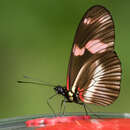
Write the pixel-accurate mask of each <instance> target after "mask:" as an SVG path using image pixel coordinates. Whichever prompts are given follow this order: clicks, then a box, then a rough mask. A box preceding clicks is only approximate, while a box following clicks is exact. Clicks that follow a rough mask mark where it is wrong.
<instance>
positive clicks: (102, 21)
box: [18, 5, 122, 113]
mask: <svg viewBox="0 0 130 130" xmlns="http://www.w3.org/2000/svg"><path fill="white" fill-rule="evenodd" d="M114 41H115V28H114V22H113V19H112V16H111V14H110V12H109V11H108V10H107V9H106V8H105V7H103V6H100V5H96V6H93V7H91V8H90V9H89V10H88V11H87V12H86V13H85V14H84V16H83V18H82V19H81V21H80V24H79V26H78V28H77V31H76V34H75V38H74V42H73V45H72V49H71V55H70V60H69V65H68V73H67V87H62V86H53V87H54V90H55V91H56V95H57V94H61V95H63V96H64V99H65V100H63V102H75V103H78V104H83V105H84V104H87V103H88V104H96V105H101V106H107V105H110V104H112V103H113V102H114V101H115V100H116V99H117V97H118V96H119V93H120V83H121V71H122V70H121V63H120V60H119V58H118V56H117V54H116V52H115V51H114ZM18 82H19V83H35V82H24V81H18ZM36 84H42V85H47V86H52V85H50V84H43V83H36ZM54 96H55V95H53V96H52V97H54ZM52 97H50V98H49V100H50V99H52ZM49 100H48V101H49ZM63 102H62V103H63ZM48 105H49V106H50V108H51V110H52V111H53V113H55V112H54V110H53V109H52V107H51V105H50V104H49V102H48ZM84 107H85V106H84ZM85 110H86V109H85Z"/></svg>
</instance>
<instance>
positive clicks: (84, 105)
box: [83, 104, 88, 115]
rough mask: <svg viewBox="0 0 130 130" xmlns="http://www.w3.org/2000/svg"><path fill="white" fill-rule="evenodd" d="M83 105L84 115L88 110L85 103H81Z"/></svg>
mask: <svg viewBox="0 0 130 130" xmlns="http://www.w3.org/2000/svg"><path fill="white" fill-rule="evenodd" d="M83 107H84V110H85V113H86V115H88V111H87V108H86V104H83Z"/></svg>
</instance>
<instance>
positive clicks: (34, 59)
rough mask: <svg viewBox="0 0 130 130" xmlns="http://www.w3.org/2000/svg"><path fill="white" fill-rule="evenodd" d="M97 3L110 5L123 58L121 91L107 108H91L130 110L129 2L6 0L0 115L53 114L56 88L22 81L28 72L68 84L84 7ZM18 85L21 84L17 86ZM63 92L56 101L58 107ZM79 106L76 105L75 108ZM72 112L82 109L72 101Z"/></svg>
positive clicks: (0, 4) (0, 11)
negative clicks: (76, 35) (73, 44)
mask: <svg viewBox="0 0 130 130" xmlns="http://www.w3.org/2000/svg"><path fill="white" fill-rule="evenodd" d="M96 4H101V5H104V6H105V7H107V8H108V9H109V10H110V11H111V13H112V15H113V19H114V21H115V27H116V46H115V49H116V51H117V53H118V55H119V57H120V59H121V62H122V68H123V76H122V84H121V93H120V96H119V98H118V99H117V100H116V102H115V103H114V104H112V105H110V106H108V107H97V106H94V105H90V107H91V110H92V111H94V112H95V111H101V112H115V113H116V112H125V113H126V112H130V101H129V99H130V86H129V77H130V60H129V59H130V58H129V54H130V51H129V49H130V46H129V42H130V36H129V34H130V33H129V31H130V15H129V13H130V6H129V5H130V1H129V0H125V1H119V0H82V1H79V0H71V1H67V0H37V1H35V0H1V1H0V118H7V117H16V116H24V115H34V114H44V113H51V111H50V109H49V107H48V106H47V104H46V101H47V99H48V98H49V97H50V96H52V95H53V94H54V91H53V88H49V87H46V86H41V87H39V86H38V85H31V84H20V85H18V84H17V83H16V81H17V80H24V79H23V75H28V76H31V77H33V78H37V79H39V80H43V81H45V82H48V83H50V84H56V85H57V84H60V85H66V73H67V66H68V60H69V55H70V50H71V46H72V42H73V37H74V34H75V31H76V28H77V26H78V24H79V21H80V19H81V18H82V16H83V14H84V13H85V11H86V10H87V9H88V8H89V7H91V6H93V5H96ZM17 86H19V87H17ZM61 99H62V98H61V96H58V97H56V98H55V99H53V101H51V104H52V105H53V108H54V109H55V110H56V111H57V112H58V109H59V106H60V101H61ZM74 108H75V109H74ZM66 111H67V112H81V111H83V108H81V106H79V105H76V104H67V108H66Z"/></svg>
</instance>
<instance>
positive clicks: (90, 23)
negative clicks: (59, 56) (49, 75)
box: [67, 6, 121, 105]
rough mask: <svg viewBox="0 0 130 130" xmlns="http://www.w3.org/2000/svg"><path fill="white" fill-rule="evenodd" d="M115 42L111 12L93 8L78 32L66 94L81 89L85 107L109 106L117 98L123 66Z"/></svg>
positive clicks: (69, 68) (96, 7) (73, 48)
mask: <svg viewBox="0 0 130 130" xmlns="http://www.w3.org/2000/svg"><path fill="white" fill-rule="evenodd" d="M114 40H115V32H114V23H113V20H112V16H111V14H110V12H109V11H108V10H107V9H106V8H104V7H102V6H94V7H92V8H90V9H89V10H88V11H87V12H86V13H85V15H84V16H83V18H82V20H81V21H80V24H79V26H78V28H77V31H76V34H75V38H74V43H73V46H72V50H71V56H70V61H69V67H68V74H67V90H71V91H72V92H73V93H75V92H76V91H77V90H78V89H79V91H80V99H81V100H82V101H83V102H85V103H95V104H100V105H107V104H111V103H112V102H113V101H114V100H115V99H116V98H117V97H118V94H119V90H120V79H121V66H120V61H119V58H118V57H117V55H116V53H115V52H114ZM110 63H111V64H110ZM114 84H115V85H114ZM95 85H96V86H95ZM95 87H96V88H95ZM116 88H118V90H117V89H116ZM92 90H93V91H92ZM95 90H96V91H95ZM91 91H92V92H91ZM90 93H91V94H90ZM112 94H113V95H112ZM115 95H116V96H115ZM94 96H95V97H94ZM103 96H106V99H105V98H103ZM102 98H103V100H102Z"/></svg>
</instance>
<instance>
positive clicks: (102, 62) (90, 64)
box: [73, 51, 121, 106]
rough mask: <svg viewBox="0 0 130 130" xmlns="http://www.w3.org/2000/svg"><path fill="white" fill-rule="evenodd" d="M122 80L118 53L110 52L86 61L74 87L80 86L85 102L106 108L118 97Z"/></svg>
mask: <svg viewBox="0 0 130 130" xmlns="http://www.w3.org/2000/svg"><path fill="white" fill-rule="evenodd" d="M86 74H87V75H86ZM84 79H85V80H84ZM120 80H121V64H120V60H119V58H118V56H117V54H116V52H111V51H109V52H106V53H101V54H97V55H93V56H92V57H91V60H89V61H86V62H85V64H84V65H83V66H82V67H81V69H80V71H79V73H78V75H77V77H76V80H75V82H74V84H73V87H77V86H78V91H79V95H80V96H79V97H80V99H81V100H82V101H83V102H85V103H93V104H99V105H104V106H105V105H109V104H111V103H113V102H114V101H115V99H116V98H117V97H118V95H119V92H120Z"/></svg>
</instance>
